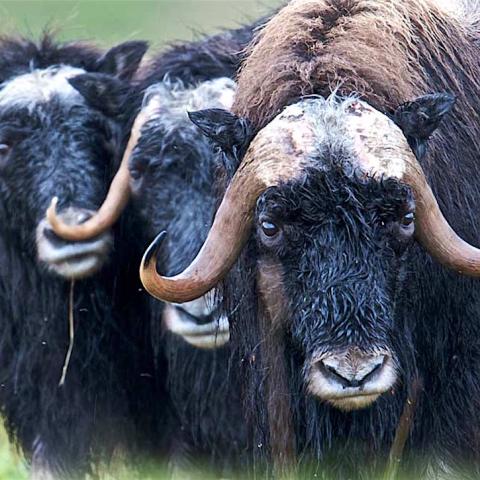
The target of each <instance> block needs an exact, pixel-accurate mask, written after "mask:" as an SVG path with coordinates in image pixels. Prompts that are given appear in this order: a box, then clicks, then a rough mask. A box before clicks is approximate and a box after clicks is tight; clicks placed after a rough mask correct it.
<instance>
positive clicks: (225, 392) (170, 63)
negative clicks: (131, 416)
mask: <svg viewBox="0 0 480 480" xmlns="http://www.w3.org/2000/svg"><path fill="white" fill-rule="evenodd" d="M259 23H260V22H257V23H256V24H254V25H250V26H247V27H244V28H242V29H238V30H233V31H230V32H228V31H227V32H224V33H222V34H220V35H216V36H214V37H208V38H204V39H202V40H200V41H198V42H192V43H190V44H184V45H175V46H173V47H171V49H170V50H167V52H164V53H162V54H160V55H159V56H158V58H156V59H155V60H154V61H153V62H152V65H151V67H150V70H149V72H148V74H147V75H146V79H145V80H144V81H143V82H142V83H141V90H144V89H145V88H147V87H149V86H151V85H152V84H154V83H156V82H159V81H162V80H164V79H165V78H166V79H168V82H171V84H175V83H176V82H177V83H178V82H181V84H182V86H181V87H180V88H189V87H190V88H191V87H193V86H197V85H198V84H200V83H201V82H203V81H207V80H212V79H216V78H219V77H230V78H234V76H235V74H236V70H237V68H238V66H239V65H240V61H241V58H242V51H243V49H244V48H245V47H246V45H247V43H248V42H249V41H250V40H251V39H252V37H253V31H254V29H255V28H256V25H258V24H259ZM138 103H139V101H138V100H137V104H138ZM222 115H223V112H222ZM190 117H191V118H195V119H198V122H201V118H202V114H201V112H200V113H198V112H194V113H190ZM232 129H234V130H235V132H236V133H235V138H234V140H233V141H232V140H231V139H230V137H229V135H228V134H229V133H230V132H231V130H232ZM223 133H224V140H225V143H224V144H223V145H224V147H225V148H227V144H228V143H229V142H230V143H231V145H232V149H233V151H232V153H233V154H234V156H235V157H236V156H237V154H238V149H237V145H238V143H239V140H240V139H244V138H245V137H246V136H247V135H248V134H249V126H248V123H247V122H244V121H240V122H234V123H233V124H232V125H229V128H228V129H225V130H224V131H223ZM212 148H213V146H212V142H211V141H210V140H208V139H207V138H205V137H203V136H202V135H201V134H200V132H199V131H198V130H197V128H196V127H195V126H194V125H193V124H191V125H190V126H187V127H185V125H178V126H175V125H171V126H170V128H165V129H164V128H162V126H161V125H159V122H158V121H157V120H153V121H151V122H149V123H147V124H146V125H145V127H144V129H143V131H142V136H141V138H140V141H139V144H138V146H137V148H136V150H135V152H134V155H133V157H132V160H131V163H130V172H131V176H132V178H133V189H134V192H135V200H134V206H135V207H136V208H137V209H138V211H139V212H140V214H141V216H142V217H143V219H144V221H145V228H146V232H147V236H149V237H150V238H153V237H154V236H155V235H156V234H157V233H158V232H159V231H161V230H167V232H168V235H167V236H166V237H165V239H164V244H163V245H164V248H163V249H162V250H161V252H162V254H161V256H160V258H159V265H158V267H159V270H160V271H162V272H167V273H168V274H175V273H177V272H179V271H181V270H183V269H184V268H185V266H186V265H187V264H188V263H189V262H190V261H191V260H192V259H193V258H194V256H195V255H196V253H197V252H198V250H199V249H200V246H201V245H202V242H203V241H204V239H205V238H206V234H207V232H208V229H209V227H210V225H211V222H212V218H213V214H214V211H215V209H216V205H217V192H216V189H215V187H214V185H215V184H216V183H217V184H223V182H224V181H225V178H226V177H228V176H231V175H232V174H233V173H234V171H235V169H236V167H237V164H236V163H228V164H217V160H216V159H215V158H214V157H213V156H212V155H211V152H212ZM220 178H221V179H223V180H219V179H220ZM161 310H162V307H161V304H160V303H159V302H153V303H152V311H156V312H157V315H158V316H160V315H161ZM157 322H158V319H157ZM162 345H163V348H164V353H165V354H166V356H167V361H168V366H169V391H170V394H171V396H172V403H173V405H174V408H175V411H176V413H177V415H178V419H179V423H180V429H181V435H179V436H178V438H177V442H176V448H177V449H178V455H180V456H182V455H185V456H186V457H187V459H189V460H190V461H191V460H196V461H199V460H203V461H204V462H207V463H208V464H209V465H211V466H215V467H216V468H219V469H221V470H223V468H224V467H227V466H229V467H232V464H236V465H237V466H239V461H240V460H239V459H240V458H241V456H242V453H243V450H244V449H245V425H244V423H245V422H244V421H243V418H242V413H241V405H240V394H239V389H240V386H239V384H238V382H237V381H236V376H235V375H233V376H230V365H231V361H230V354H231V352H230V349H229V347H228V346H227V347H223V348H222V349H220V350H218V351H214V352H207V351H199V350H197V349H196V348H194V347H191V346H189V345H188V344H187V343H186V342H184V341H183V339H181V338H179V337H176V336H174V335H173V334H171V333H168V332H167V333H166V335H165V336H164V338H163V340H162ZM156 349H157V350H158V351H159V352H160V351H161V348H159V347H158V345H157V346H156Z"/></svg>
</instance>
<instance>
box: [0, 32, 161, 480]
mask: <svg viewBox="0 0 480 480" xmlns="http://www.w3.org/2000/svg"><path fill="white" fill-rule="evenodd" d="M145 50H146V44H145V43H144V42H127V43H123V44H120V45H118V46H116V47H115V48H112V49H111V50H108V51H101V50H99V49H97V48H96V47H94V46H92V45H89V44H81V43H65V44H60V43H56V42H55V41H54V39H53V38H52V37H51V36H48V35H46V36H45V37H44V38H43V39H42V40H41V41H39V42H38V43H34V42H32V41H29V40H24V39H15V38H2V40H1V41H0V218H1V225H2V226H1V229H0V245H1V247H0V265H1V268H0V321H1V326H2V327H1V333H0V345H1V347H0V385H1V388H0V405H1V412H2V416H3V418H4V420H5V424H6V427H7V429H8V432H9V433H10V436H11V438H12V440H14V441H16V442H18V444H19V445H20V446H21V448H22V450H23V452H24V453H25V454H26V456H27V458H28V459H29V460H30V461H31V462H32V464H33V467H32V474H33V476H39V477H41V476H42V475H49V474H52V475H54V476H57V475H58V476H61V478H66V477H67V476H69V475H77V474H81V473H82V472H86V471H88V470H89V469H90V467H91V465H92V464H93V462H95V461H97V460H99V459H100V457H101V455H102V454H108V455H110V454H111V453H112V451H113V449H114V448H118V449H120V451H127V450H128V449H130V447H132V449H133V448H134V447H135V446H136V445H137V442H136V436H137V433H138V434H139V437H142V438H143V436H145V438H147V437H148V438H150V439H153V440H154V441H157V435H156V433H155V434H153V433H152V434H150V432H151V431H152V427H151V425H152V423H153V422H152V418H150V416H147V415H146V407H148V406H149V405H150V399H151V398H152V396H155V395H158V392H157V390H156V386H155V383H154V381H153V355H152V354H151V348H150V347H149V337H150V335H149V332H148V328H149V325H148V324H142V322H140V321H139V320H138V316H141V314H140V313H139V312H141V311H142V298H141V296H140V295H139V294H138V293H137V292H138V287H139V286H138V285H137V283H138V282H137V277H138V275H135V270H136V269H137V268H138V267H137V265H135V264H136V263H137V260H136V259H135V256H136V255H137V253H135V252H138V247H136V246H135V242H134V240H135V236H134V233H133V232H134V231H135V230H134V228H135V227H134V226H133V225H132V223H131V222H130V223H129V224H128V225H127V224H125V223H122V224H119V225H118V228H116V229H115V230H108V231H105V232H103V233H102V234H101V235H99V236H97V237H96V238H94V239H91V240H88V241H80V242H71V241H66V240H62V239H61V238H60V237H58V236H57V235H55V233H54V232H53V230H52V228H51V225H50V224H49V221H48V220H47V219H46V210H47V207H48V205H49V203H50V201H51V199H52V197H54V196H58V197H59V198H60V203H59V205H58V208H59V217H60V218H61V219H62V220H63V221H64V222H67V223H69V224H77V223H81V222H83V221H85V220H86V219H87V218H88V217H89V216H90V215H91V214H92V211H94V210H96V209H97V208H98V205H99V204H100V203H101V202H102V200H103V198H104V195H105V193H106V190H107V188H108V185H109V182H110V178H111V176H112V173H113V172H115V170H116V168H117V166H118V163H119V160H120V154H121V149H122V130H123V123H122V121H120V119H119V117H114V116H113V113H114V111H116V110H117V109H120V104H121V103H122V102H123V101H124V95H125V94H126V93H127V91H128V88H129V82H130V80H131V78H132V76H133V74H134V73H135V71H136V70H137V67H138V65H139V63H140V61H141V59H142V57H143V55H144V53H145ZM92 77H93V78H94V79H96V80H98V81H97V82H95V85H97V86H98V85H100V84H102V85H104V88H106V89H108V90H109V92H110V96H109V100H110V102H109V103H104V104H103V103H102V104H99V103H98V102H97V97H96V95H95V89H92V88H91V86H92V82H91V80H92ZM102 82H103V83H102ZM113 87H114V88H113ZM124 121H125V122H126V121H127V120H126V119H124ZM130 232H132V233H130ZM127 252H128V254H127ZM145 308H146V305H145ZM69 323H70V325H69ZM70 336H74V342H73V344H71V345H70V346H71V347H73V348H71V351H69V343H70V342H69V337H70ZM67 352H68V353H67ZM68 356H70V358H68ZM139 441H140V440H139ZM142 441H143V440H142ZM105 458H106V457H105Z"/></svg>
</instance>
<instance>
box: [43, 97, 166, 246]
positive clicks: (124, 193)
mask: <svg viewBox="0 0 480 480" xmlns="http://www.w3.org/2000/svg"><path fill="white" fill-rule="evenodd" d="M152 104H153V105H152ZM157 106H158V104H157V103H156V101H154V100H153V99H152V101H151V102H150V103H149V104H148V106H147V107H146V108H144V109H142V110H141V111H140V113H139V114H138V115H137V117H136V119H135V122H134V124H133V127H132V131H131V133H130V138H129V140H128V144H127V147H126V149H125V152H124V154H123V157H122V162H121V164H120V167H119V169H118V171H117V173H116V174H115V177H114V178H113V180H112V183H111V184H110V188H109V190H108V194H107V196H106V198H105V201H104V202H103V204H102V206H101V207H100V209H99V210H98V211H97V212H96V213H95V215H93V216H92V217H91V218H89V219H88V220H87V221H86V222H84V223H81V224H79V225H68V224H66V223H64V222H63V221H62V220H61V218H60V217H59V216H58V215H57V212H56V208H57V203H58V198H57V197H54V198H53V199H52V202H51V204H50V206H49V207H48V210H47V219H48V221H49V222H50V225H51V227H52V229H53V231H54V232H55V233H56V234H57V235H58V236H59V237H61V238H64V239H65V240H70V241H80V240H88V239H90V238H93V237H97V236H98V235H100V234H102V233H103V232H105V231H106V230H108V229H109V228H110V227H112V225H114V223H115V222H116V221H117V220H118V218H119V217H120V215H121V213H122V212H123V210H124V209H125V207H126V205H127V203H128V200H129V198H130V172H129V169H128V162H129V159H130V156H131V154H132V152H133V150H134V149H135V147H136V146H137V143H138V140H139V139H140V135H141V130H142V127H143V125H144V124H145V122H147V121H148V120H149V118H150V117H151V115H152V107H153V108H156V107H157Z"/></svg>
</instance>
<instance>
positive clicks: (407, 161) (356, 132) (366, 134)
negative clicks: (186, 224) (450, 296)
mask: <svg viewBox="0 0 480 480" xmlns="http://www.w3.org/2000/svg"><path fill="white" fill-rule="evenodd" d="M287 111H288V112H289V113H290V114H292V115H287V114H286V113H287ZM352 112H353V115H349V120H348V121H347V127H350V128H349V130H350V133H351V134H352V136H353V139H354V145H355V147H356V148H357V153H358V163H359V167H360V169H361V170H363V171H365V172H367V171H368V172H370V173H373V174H374V175H377V174H378V175H381V176H382V175H383V176H389V177H396V178H398V179H399V180H401V181H402V182H405V183H406V184H408V185H410V186H411V188H412V190H413V192H414V194H415V200H416V204H417V219H416V238H417V239H418V241H419V242H420V243H421V244H422V245H423V246H424V248H425V249H426V250H427V251H428V252H429V253H430V254H431V255H432V256H433V257H434V258H435V259H437V261H439V262H440V263H442V264H444V265H445V266H447V267H448V268H451V269H454V270H456V271H457V272H460V273H463V274H468V275H473V276H480V250H479V249H477V248H475V247H473V246H471V245H469V244H468V243H466V242H465V241H463V240H462V239H461V238H460V237H458V235H456V234H455V232H454V231H453V229H452V228H451V227H450V225H449V224H448V222H447V221H446V219H445V218H444V216H443V215H442V213H441V211H440V208H439V206H438V203H437V201H436V199H435V196H434V195H433V192H432V190H431V188H430V186H429V185H428V182H427V180H426V178H425V174H424V173H423V170H422V168H421V166H420V164H419V163H418V161H417V159H416V158H415V156H414V154H413V152H412V151H411V149H410V147H409V146H408V143H407V140H406V138H405V136H404V135H403V133H402V132H401V131H400V129H399V128H398V127H397V126H396V125H395V124H393V122H391V121H390V120H389V119H388V118H387V117H386V116H385V115H383V114H381V113H380V112H378V111H376V110H375V109H372V107H370V106H369V105H368V104H365V103H364V102H361V101H357V102H356V103H354V104H352ZM365 112H367V113H372V112H375V115H374V117H372V118H373V120H372V118H365V116H364V115H365ZM314 123H315V122H314V121H313V122H308V121H305V118H304V116H303V112H302V110H301V109H300V108H299V107H296V110H295V105H293V106H291V107H289V108H287V109H286V110H285V111H284V113H283V114H281V115H279V116H278V117H277V118H276V119H274V120H273V121H272V122H271V123H270V124H268V125H267V126H266V127H265V128H264V129H263V130H261V131H260V132H259V133H258V135H257V136H256V137H255V139H254V140H253V142H252V144H251V145H250V147H249V149H248V151H247V153H246V155H245V159H244V160H243V162H242V164H241V165H240V167H239V169H238V171H237V173H236V174H235V176H234V178H233V180H232V182H231V183H230V186H229V187H228V188H227V191H226V192H225V196H224V198H223V201H222V203H221V205H220V207H219V209H218V211H217V214H216V216H215V220H214V222H213V225H212V227H211V229H210V232H209V234H208V236H207V240H206V241H205V243H204V244H203V246H202V248H201V250H200V252H199V253H198V255H197V256H196V258H195V259H194V260H193V262H192V263H191V264H190V265H189V266H188V267H187V268H186V269H185V270H184V271H183V272H181V273H179V274H178V275H175V276H174V277H170V278H169V277H165V276H162V275H159V274H158V272H157V270H156V263H157V251H158V248H159V245H160V243H161V241H162V240H163V238H164V234H161V235H160V236H159V237H157V239H156V240H155V241H154V242H153V243H152V245H151V246H150V248H149V249H148V250H147V252H146V253H145V255H144V258H143V260H142V263H141V266H140V277H141V280H142V283H143V285H144V287H145V288H146V290H147V291H148V292H149V293H150V294H151V295H152V296H154V297H156V298H158V299H160V300H164V301H166V302H174V303H183V302H187V301H191V300H194V299H196V298H198V297H200V296H202V295H204V294H205V293H206V292H208V291H209V290H211V289H212V288H213V287H214V286H215V285H216V284H217V283H218V282H219V281H220V280H221V279H222V278H223V277H224V276H225V274H226V273H227V272H228V270H229V269H230V268H231V266H232V265H233V263H234V262H235V260H236V259H237V257H238V255H239V254H240V252H241V250H242V248H243V246H244V244H245V242H246V240H247V238H248V235H249V232H250V227H251V224H252V218H253V210H254V207H255V203H256V200H257V198H258V196H259V195H260V194H261V193H262V192H263V191H264V190H265V189H266V188H268V187H270V186H273V185H277V184H278V183H279V182H281V181H285V180H289V179H291V178H298V177H299V176H300V175H301V172H302V170H303V168H304V167H305V166H306V165H308V163H309V156H311V154H312V153H314V152H315V148H314V145H315V133H314V128H315V127H314V126H312V124H313V125H314Z"/></svg>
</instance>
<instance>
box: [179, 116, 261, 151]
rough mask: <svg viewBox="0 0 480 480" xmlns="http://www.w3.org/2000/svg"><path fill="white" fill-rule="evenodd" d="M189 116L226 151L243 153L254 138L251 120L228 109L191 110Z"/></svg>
mask: <svg viewBox="0 0 480 480" xmlns="http://www.w3.org/2000/svg"><path fill="white" fill-rule="evenodd" d="M188 116H189V118H190V120H191V121H192V122H193V123H194V124H195V125H196V126H197V127H198V128H199V129H200V130H201V131H202V132H203V133H204V134H205V135H206V136H207V137H209V138H210V139H212V140H213V141H214V142H215V143H216V144H217V145H218V146H219V147H220V148H221V149H222V150H223V151H224V152H226V153H233V154H235V155H241V152H243V151H244V150H245V148H246V147H247V146H248V144H249V143H250V140H251V138H252V129H251V127H250V122H249V121H248V120H247V119H246V118H240V117H237V116H236V115H234V114H233V113H230V112H228V111H227V110H222V109H220V108H211V109H208V110H199V111H198V112H189V113H188Z"/></svg>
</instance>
